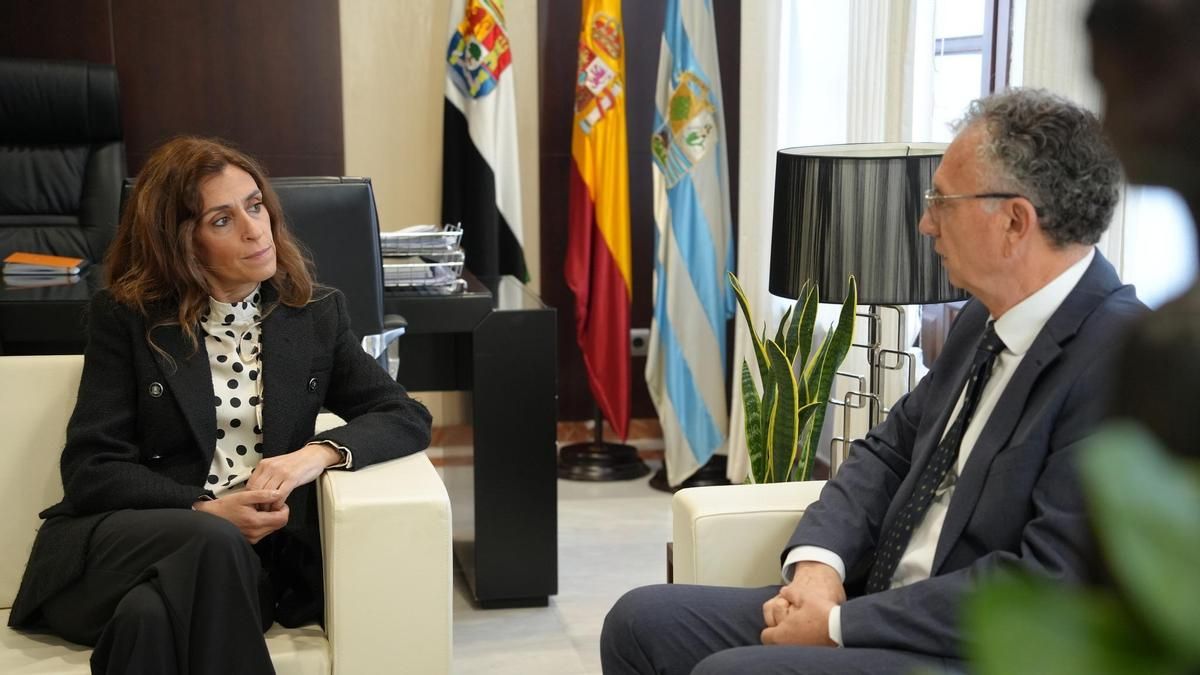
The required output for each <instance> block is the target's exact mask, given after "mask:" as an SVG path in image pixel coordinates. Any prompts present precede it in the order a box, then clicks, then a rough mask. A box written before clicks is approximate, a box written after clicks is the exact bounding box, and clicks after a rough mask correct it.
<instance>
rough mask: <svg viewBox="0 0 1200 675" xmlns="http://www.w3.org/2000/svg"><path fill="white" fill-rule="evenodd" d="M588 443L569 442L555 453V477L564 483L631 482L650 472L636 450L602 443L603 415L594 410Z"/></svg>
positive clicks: (617, 444)
mask: <svg viewBox="0 0 1200 675" xmlns="http://www.w3.org/2000/svg"><path fill="white" fill-rule="evenodd" d="M595 422H596V426H595V432H594V433H595V435H594V436H593V438H592V442H591V443H572V444H571V445H568V446H565V447H563V449H562V450H560V451H559V453H558V477H559V478H566V479H567V480H587V481H614V480H633V479H635V478H641V477H642V476H645V475H646V474H648V473H650V467H649V466H646V463H645V462H643V461H642V458H641V457H639V456H638V451H637V448H635V447H633V446H632V445H625V444H623V443H609V442H608V441H605V440H604V416H603V415H601V413H600V410H599V409H597V410H596V420H595Z"/></svg>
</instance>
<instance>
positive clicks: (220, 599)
mask: <svg viewBox="0 0 1200 675" xmlns="http://www.w3.org/2000/svg"><path fill="white" fill-rule="evenodd" d="M260 543H261V542H260ZM263 574H264V572H263V563H262V560H261V559H260V556H259V554H258V553H257V552H256V551H255V549H254V547H252V546H251V545H250V544H249V542H247V541H246V539H245V537H243V536H242V534H241V532H239V531H238V529H237V528H236V527H234V525H233V524H232V523H230V522H229V521H227V520H224V519H222V518H219V517H217V516H213V515H210V514H207V513H200V512H196V511H191V510H186V509H152V510H129V511H116V512H114V513H112V514H111V515H109V516H108V517H106V518H105V519H104V520H103V521H102V522H101V523H100V524H99V525H98V526H97V527H96V529H95V531H94V532H93V533H92V538H91V541H90V542H89V548H88V556H87V564H86V568H85V571H84V574H83V576H82V577H80V579H79V580H78V581H76V582H75V583H74V584H72V585H71V586H68V587H67V588H66V589H64V590H63V591H62V592H60V593H58V594H57V595H55V596H54V597H52V598H51V599H50V600H48V601H47V602H46V603H45V604H43V605H42V608H41V611H42V616H43V618H44V620H45V622H46V624H47V625H48V626H49V627H50V628H51V630H53V631H54V632H55V633H57V634H59V635H61V636H62V637H64V638H66V639H67V640H70V641H71V642H76V643H79V644H83V645H88V646H92V647H94V650H93V652H92V658H91V666H92V673H94V674H96V675H100V674H104V673H111V674H113V675H116V674H123V675H140V674H143V673H145V674H147V675H150V674H154V675H163V674H171V673H179V674H180V675H209V674H212V675H240V674H243V673H244V674H245V675H263V674H271V673H274V672H275V670H274V668H273V667H272V665H271V657H270V655H269V654H268V653H267V647H266V643H265V641H264V639H263V631H264V630H266V628H267V627H268V626H270V624H271V617H270V616H269V615H270V613H271V610H270V608H271V607H272V606H273V601H272V598H271V597H269V596H270V592H269V590H265V589H264V587H263V584H262V583H261V582H262V580H263Z"/></svg>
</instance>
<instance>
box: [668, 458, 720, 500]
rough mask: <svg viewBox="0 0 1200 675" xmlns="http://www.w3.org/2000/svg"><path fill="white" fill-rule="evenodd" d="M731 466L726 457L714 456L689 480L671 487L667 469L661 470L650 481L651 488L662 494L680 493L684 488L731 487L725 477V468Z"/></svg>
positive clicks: (689, 477)
mask: <svg viewBox="0 0 1200 675" xmlns="http://www.w3.org/2000/svg"><path fill="white" fill-rule="evenodd" d="M728 464H729V462H728V458H727V457H725V455H713V456H712V457H711V458H710V459H709V460H708V461H707V462H705V464H704V466H702V467H700V468H699V469H696V473H694V474H692V475H691V476H688V479H687V480H685V481H683V482H682V483H680V484H679V485H677V486H676V487H671V484H670V483H668V482H667V467H666V466H665V465H664V466H663V468H661V469H659V470H658V471H656V472H655V473H654V476H653V477H652V478H651V479H650V487H652V488H654V489H655V490H659V491H661V492H672V493H673V492H679V491H680V490H682V489H683V488H690V487H704V486H707V485H729V478H727V477H726V476H725V468H726V466H727V465H728Z"/></svg>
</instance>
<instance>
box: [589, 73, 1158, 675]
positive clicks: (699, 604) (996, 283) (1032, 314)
mask: <svg viewBox="0 0 1200 675" xmlns="http://www.w3.org/2000/svg"><path fill="white" fill-rule="evenodd" d="M1119 178H1120V173H1119V169H1118V164H1117V160H1116V158H1115V157H1114V155H1113V153H1112V151H1111V149H1110V148H1109V147H1108V145H1107V144H1106V142H1105V140H1104V139H1103V137H1102V135H1101V132H1100V126H1099V122H1098V121H1097V120H1096V118H1095V117H1094V116H1093V115H1092V114H1091V113H1088V112H1087V111H1084V110H1082V109H1080V108H1078V107H1076V106H1074V105H1072V104H1070V103H1068V102H1066V101H1064V100H1062V99H1058V98H1055V97H1053V96H1050V95H1048V94H1046V93H1044V92H1038V91H1028V90H1017V91H1012V92H1008V93H1005V94H1000V95H996V96H992V97H989V98H985V99H982V100H980V101H976V102H975V103H974V104H972V106H971V109H970V111H969V113H968V114H967V116H966V117H965V118H964V120H963V121H962V123H961V125H960V127H959V133H958V136H957V137H956V138H955V140H954V142H953V143H952V144H951V145H950V147H949V148H948V149H947V151H946V154H945V156H944V158H943V161H942V163H941V165H940V167H939V168H938V171H937V173H936V174H935V175H934V181H933V182H934V187H933V189H932V190H930V191H929V192H928V193H927V194H926V196H925V198H926V210H925V214H924V217H923V218H922V220H921V225H920V227H921V231H922V232H924V233H925V234H927V235H929V236H931V237H933V238H934V239H935V241H936V243H935V249H936V250H937V252H938V253H939V254H940V255H941V256H942V259H943V262H944V263H945V265H946V269H947V271H948V273H949V276H950V280H951V282H952V283H954V284H955V285H957V286H959V287H961V288H964V289H966V290H967V291H969V292H970V293H971V295H972V296H974V299H973V300H971V301H970V302H969V303H968V304H967V306H966V307H965V308H964V309H963V311H962V314H961V315H960V316H959V318H958V320H957V321H956V322H955V324H954V326H953V328H952V329H951V331H950V334H949V336H948V337H947V339H946V344H945V349H944V351H943V352H942V355H941V356H940V357H939V359H938V360H937V362H936V363H935V364H933V367H932V368H931V370H930V372H929V374H928V375H927V376H926V377H925V378H924V379H922V381H921V382H920V384H918V386H917V387H916V389H914V390H913V392H912V393H911V394H909V395H908V396H906V397H904V398H903V399H901V400H900V401H899V402H898V403H897V404H896V405H895V406H894V407H893V409H892V412H891V414H890V415H889V416H888V419H887V420H886V421H885V422H883V423H882V424H881V425H879V426H878V427H876V428H875V429H872V430H871V432H870V433H869V434H868V435H867V437H866V438H865V439H862V440H860V441H856V442H855V443H854V444H853V447H852V449H851V453H850V457H849V459H848V460H847V461H846V463H845V464H844V465H843V466H842V468H841V470H840V471H839V473H838V474H837V476H836V478H834V479H833V480H831V481H830V482H829V483H828V484H827V485H826V486H825V488H824V490H823V491H822V493H821V497H820V499H819V501H817V502H816V503H815V504H813V505H812V506H811V507H810V508H809V509H808V510H807V512H806V513H805V515H804V517H803V519H802V520H801V522H800V524H799V526H798V527H797V529H796V532H795V534H794V535H793V536H792V539H791V541H789V542H788V544H787V547H786V548H785V550H784V552H783V556H782V562H783V570H782V571H783V576H784V579H785V580H786V581H787V584H786V585H784V586H782V587H778V586H772V587H767V588H762V589H734V588H717V587H701V586H654V587H647V588H641V589H636V590H634V591H631V592H630V593H628V594H626V596H625V597H623V598H622V599H621V600H620V601H618V603H617V605H616V606H615V607H614V608H613V610H612V611H611V612H610V613H609V615H608V617H607V619H606V621H605V626H604V634H603V637H602V640H601V654H602V658H603V663H604V670H605V672H606V673H688V672H691V673H705V674H708V673H742V672H753V673H765V672H771V673H822V672H837V673H845V672H863V673H888V672H909V671H911V670H913V669H914V668H918V667H926V668H929V667H932V668H935V669H936V668H938V667H943V666H945V667H955V666H957V665H958V660H959V659H960V658H961V656H962V637H961V634H960V626H959V616H958V615H959V609H960V606H961V603H962V600H963V598H964V595H965V594H966V593H967V592H969V591H970V590H971V589H972V588H973V587H974V586H975V585H976V584H977V583H978V581H979V579H980V578H982V577H985V576H986V575H988V574H990V573H992V572H993V571H994V570H996V569H998V568H1003V567H1010V568H1020V569H1024V570H1027V571H1029V572H1032V573H1035V574H1040V575H1044V576H1047V577H1050V578H1054V579H1057V580H1060V581H1062V582H1064V583H1078V582H1081V581H1083V580H1084V577H1085V576H1086V573H1087V572H1086V571H1087V569H1088V565H1087V561H1088V559H1089V557H1090V551H1089V547H1090V545H1091V544H1090V540H1089V538H1088V536H1087V529H1086V526H1085V525H1084V521H1083V505H1082V498H1081V495H1080V487H1079V481H1078V478H1077V476H1076V475H1075V469H1074V455H1075V452H1076V450H1077V448H1078V445H1079V442H1080V441H1081V440H1082V439H1084V438H1085V437H1086V435H1087V434H1088V432H1089V430H1090V428H1091V427H1092V425H1093V424H1094V422H1095V421H1096V420H1097V419H1098V418H1099V416H1100V414H1101V413H1102V408H1103V405H1104V395H1103V392H1104V389H1105V381H1104V378H1105V374H1106V369H1105V368H1104V367H1103V364H1104V363H1105V362H1106V361H1107V360H1108V359H1109V358H1110V357H1111V355H1112V353H1113V351H1114V349H1115V346H1116V344H1117V343H1118V340H1117V339H1116V336H1117V334H1118V331H1119V329H1120V327H1121V326H1122V325H1123V324H1125V323H1126V322H1127V321H1128V320H1129V319H1130V318H1131V317H1133V316H1136V315H1137V314H1139V313H1141V312H1142V311H1144V309H1145V308H1144V306H1143V305H1142V304H1141V303H1140V302H1139V301H1138V300H1137V298H1136V297H1135V295H1134V292H1133V289H1132V287H1128V286H1123V285H1122V284H1121V282H1120V281H1119V279H1118V278H1117V275H1116V273H1115V271H1114V270H1113V267H1112V266H1111V265H1110V264H1109V263H1108V262H1107V261H1106V260H1105V259H1104V257H1103V256H1102V255H1101V254H1100V253H1099V252H1097V251H1096V250H1095V248H1094V244H1095V243H1096V242H1097V241H1098V240H1099V239H1100V236H1101V234H1103V232H1104V230H1105V229H1106V228H1107V226H1108V223H1109V220H1110V218H1111V216H1112V212H1113V208H1114V206H1115V204H1116V202H1117V185H1118V181H1119Z"/></svg>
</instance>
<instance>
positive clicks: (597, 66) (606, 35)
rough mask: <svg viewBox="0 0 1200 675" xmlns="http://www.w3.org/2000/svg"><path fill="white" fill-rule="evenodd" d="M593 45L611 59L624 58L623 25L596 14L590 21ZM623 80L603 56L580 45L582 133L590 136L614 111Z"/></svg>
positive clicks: (578, 94)
mask: <svg viewBox="0 0 1200 675" xmlns="http://www.w3.org/2000/svg"><path fill="white" fill-rule="evenodd" d="M591 36H592V42H594V43H595V44H597V45H599V47H600V49H601V50H602V51H603V52H604V53H605V54H607V55H608V56H609V57H610V58H612V59H620V58H621V46H622V44H623V38H622V36H621V24H620V23H618V22H617V21H616V20H615V19H613V18H612V17H610V16H608V15H607V14H602V13H597V14H596V15H595V16H593V17H592V21H591ZM621 91H622V88H621V78H620V77H619V76H618V75H617V71H616V70H614V69H613V67H612V66H611V65H610V64H609V63H608V62H607V61H605V59H604V57H603V56H601V55H600V54H598V53H596V52H594V51H592V49H591V48H590V47H588V46H587V44H586V43H585V42H583V41H582V40H581V41H580V42H579V76H578V79H577V81H576V82H575V112H576V113H580V112H584V113H585V114H584V117H583V119H581V120H580V121H579V128H580V129H581V130H582V131H583V133H585V134H587V133H591V130H592V127H594V126H596V122H599V121H600V119H601V118H602V117H604V115H606V114H607V113H608V111H609V110H612V108H613V106H614V104H615V103H616V99H617V97H618V96H620V95H621ZM585 111H586V112H585Z"/></svg>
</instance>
